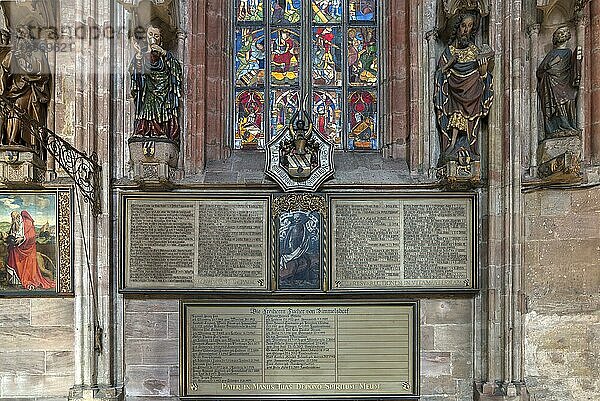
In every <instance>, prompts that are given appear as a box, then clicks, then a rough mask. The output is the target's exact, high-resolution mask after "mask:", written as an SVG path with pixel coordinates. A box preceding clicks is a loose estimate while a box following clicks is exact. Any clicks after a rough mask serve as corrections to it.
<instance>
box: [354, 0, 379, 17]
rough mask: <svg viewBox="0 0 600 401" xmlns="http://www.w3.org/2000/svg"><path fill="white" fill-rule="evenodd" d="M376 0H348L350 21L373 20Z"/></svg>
mask: <svg viewBox="0 0 600 401" xmlns="http://www.w3.org/2000/svg"><path fill="white" fill-rule="evenodd" d="M376 8H377V0H348V9H349V12H348V17H349V20H350V21H375V16H376V11H377V9H376Z"/></svg>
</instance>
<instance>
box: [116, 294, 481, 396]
mask: <svg viewBox="0 0 600 401" xmlns="http://www.w3.org/2000/svg"><path fill="white" fill-rule="evenodd" d="M178 308H179V304H178V301H176V300H163V301H157V300H144V299H129V300H126V302H125V326H124V331H125V395H126V397H127V398H126V399H127V400H128V401H167V400H176V399H177V395H178V394H179V388H178V386H179V341H178V338H179V313H178ZM420 329H421V384H420V386H421V394H422V395H423V396H422V397H421V400H422V401H463V400H468V399H472V398H473V391H472V387H473V352H472V300H470V299H446V300H437V299H436V300H423V301H421V328H420Z"/></svg>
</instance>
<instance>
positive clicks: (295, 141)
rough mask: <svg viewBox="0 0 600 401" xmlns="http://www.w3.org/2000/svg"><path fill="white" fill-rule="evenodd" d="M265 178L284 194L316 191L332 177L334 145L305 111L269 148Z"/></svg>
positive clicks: (276, 137)
mask: <svg viewBox="0 0 600 401" xmlns="http://www.w3.org/2000/svg"><path fill="white" fill-rule="evenodd" d="M266 153H267V163H266V168H265V174H266V175H267V176H269V177H270V178H272V179H273V180H275V181H276V182H277V183H278V184H279V185H280V186H281V187H282V189H283V190H284V191H316V190H317V188H318V187H319V186H320V185H321V184H322V183H323V182H324V181H325V180H326V179H328V178H329V177H331V176H332V175H333V172H334V169H333V145H332V144H331V143H329V142H328V141H327V140H325V138H323V137H322V136H321V135H320V134H319V132H318V131H316V130H314V127H313V123H312V121H311V119H310V117H309V116H308V113H306V112H305V111H303V110H299V111H297V112H296V113H295V114H294V116H293V117H292V119H291V121H290V124H289V125H288V127H287V128H286V129H285V130H283V131H281V132H280V133H279V134H278V135H277V136H275V138H273V139H272V140H271V141H270V142H269V144H268V145H267V152H266Z"/></svg>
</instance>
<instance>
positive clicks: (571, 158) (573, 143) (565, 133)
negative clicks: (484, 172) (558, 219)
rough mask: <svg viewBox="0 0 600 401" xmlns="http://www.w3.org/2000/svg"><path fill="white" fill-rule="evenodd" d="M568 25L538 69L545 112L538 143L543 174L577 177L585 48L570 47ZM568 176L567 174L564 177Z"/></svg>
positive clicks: (541, 175) (539, 91)
mask: <svg viewBox="0 0 600 401" xmlns="http://www.w3.org/2000/svg"><path fill="white" fill-rule="evenodd" d="M570 39H571V32H570V30H569V28H568V27H566V26H563V27H560V28H558V29H557V30H556V31H555V32H554V34H553V36H552V43H553V48H552V50H550V51H549V52H548V54H546V56H545V57H544V59H543V60H542V62H541V63H540V65H539V67H538V69H537V74H536V75H537V82H538V85H537V92H538V96H539V101H540V106H541V109H542V115H543V132H544V135H543V139H542V140H541V142H540V144H539V147H538V159H539V160H538V166H539V167H538V175H539V176H540V177H541V178H550V177H553V178H559V177H560V176H564V175H567V176H572V177H576V176H577V175H578V173H579V169H580V154H581V130H580V129H579V128H578V126H577V95H578V92H579V84H580V80H581V63H582V59H583V51H582V49H581V47H577V48H576V49H575V51H572V50H571V49H569V48H568V47H567V43H568V41H569V40H570ZM563 178H565V177H563Z"/></svg>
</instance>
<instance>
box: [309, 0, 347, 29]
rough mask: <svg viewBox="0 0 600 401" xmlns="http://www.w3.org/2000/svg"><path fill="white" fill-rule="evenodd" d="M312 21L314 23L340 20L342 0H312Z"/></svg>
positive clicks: (337, 21)
mask: <svg viewBox="0 0 600 401" xmlns="http://www.w3.org/2000/svg"><path fill="white" fill-rule="evenodd" d="M311 8H312V13H313V14H312V15H313V22H314V23H316V24H327V23H331V22H333V23H339V22H341V21H342V0H312V1H311Z"/></svg>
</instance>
